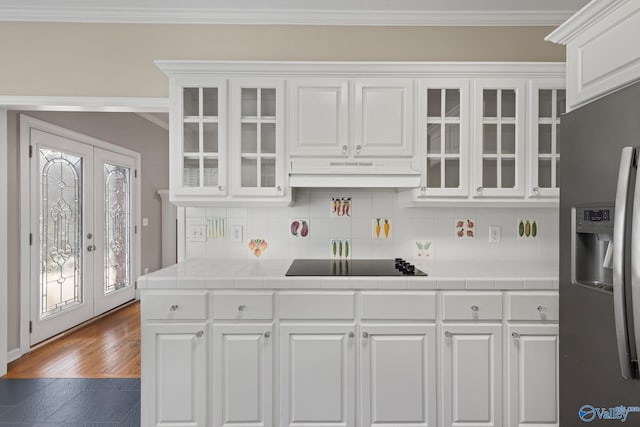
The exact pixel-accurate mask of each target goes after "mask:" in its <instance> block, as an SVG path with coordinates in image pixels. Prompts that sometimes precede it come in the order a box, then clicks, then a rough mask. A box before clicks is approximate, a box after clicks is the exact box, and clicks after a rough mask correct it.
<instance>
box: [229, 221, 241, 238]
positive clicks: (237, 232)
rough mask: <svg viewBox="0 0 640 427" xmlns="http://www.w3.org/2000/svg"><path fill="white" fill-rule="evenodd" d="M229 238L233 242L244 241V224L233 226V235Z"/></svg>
mask: <svg viewBox="0 0 640 427" xmlns="http://www.w3.org/2000/svg"><path fill="white" fill-rule="evenodd" d="M229 240H231V241H232V242H242V225H232V226H231V236H229Z"/></svg>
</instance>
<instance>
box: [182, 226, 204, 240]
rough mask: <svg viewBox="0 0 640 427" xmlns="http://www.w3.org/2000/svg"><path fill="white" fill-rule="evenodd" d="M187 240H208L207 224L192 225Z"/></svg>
mask: <svg viewBox="0 0 640 427" xmlns="http://www.w3.org/2000/svg"><path fill="white" fill-rule="evenodd" d="M187 240H189V241H191V242H206V241H207V226H206V225H191V226H189V229H188V230H187Z"/></svg>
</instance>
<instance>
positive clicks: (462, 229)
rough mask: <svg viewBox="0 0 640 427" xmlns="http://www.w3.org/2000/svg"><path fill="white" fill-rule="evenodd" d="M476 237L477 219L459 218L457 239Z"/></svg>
mask: <svg viewBox="0 0 640 427" xmlns="http://www.w3.org/2000/svg"><path fill="white" fill-rule="evenodd" d="M475 238H476V220H475V219H468V218H466V219H457V220H456V239H475Z"/></svg>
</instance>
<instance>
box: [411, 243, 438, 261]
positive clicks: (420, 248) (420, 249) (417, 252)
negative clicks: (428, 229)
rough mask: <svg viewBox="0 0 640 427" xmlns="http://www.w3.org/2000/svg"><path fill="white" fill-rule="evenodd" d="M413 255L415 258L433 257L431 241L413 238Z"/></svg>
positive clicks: (426, 258) (428, 258) (427, 258)
mask: <svg viewBox="0 0 640 427" xmlns="http://www.w3.org/2000/svg"><path fill="white" fill-rule="evenodd" d="M413 257H414V258H415V259H422V260H430V259H433V242H432V241H429V240H414V246H413Z"/></svg>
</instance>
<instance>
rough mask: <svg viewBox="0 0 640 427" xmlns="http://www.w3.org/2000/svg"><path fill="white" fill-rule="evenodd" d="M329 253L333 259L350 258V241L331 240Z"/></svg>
mask: <svg viewBox="0 0 640 427" xmlns="http://www.w3.org/2000/svg"><path fill="white" fill-rule="evenodd" d="M329 253H330V255H331V258H333V259H349V258H351V239H333V240H331V242H330V243H329Z"/></svg>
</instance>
